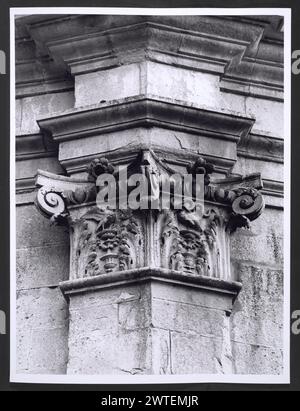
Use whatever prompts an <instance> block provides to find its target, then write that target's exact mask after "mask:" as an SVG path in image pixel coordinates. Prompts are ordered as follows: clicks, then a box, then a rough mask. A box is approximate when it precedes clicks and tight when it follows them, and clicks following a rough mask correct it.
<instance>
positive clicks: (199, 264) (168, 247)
mask: <svg viewBox="0 0 300 411" xmlns="http://www.w3.org/2000/svg"><path fill="white" fill-rule="evenodd" d="M160 224H161V261H162V265H163V266H164V267H165V268H170V269H172V270H175V271H179V272H185V273H188V274H193V275H201V276H211V277H218V278H227V277H229V275H230V266H229V263H228V261H229V258H230V256H229V247H227V244H228V242H229V233H228V232H227V231H226V224H227V220H226V218H225V216H224V215H223V214H222V213H221V212H220V211H216V210H214V209H209V210H207V211H206V212H205V213H201V212H200V211H199V210H196V211H194V212H189V211H186V210H179V211H175V210H174V211H168V212H165V214H164V216H163V218H162V219H161V221H160ZM221 262H222V263H223V266H222V264H221Z"/></svg>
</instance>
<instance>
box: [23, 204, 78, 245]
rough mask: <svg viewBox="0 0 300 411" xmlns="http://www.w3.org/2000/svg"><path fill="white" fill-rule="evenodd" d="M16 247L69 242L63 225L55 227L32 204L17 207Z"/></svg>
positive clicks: (66, 243)
mask: <svg viewBox="0 0 300 411" xmlns="http://www.w3.org/2000/svg"><path fill="white" fill-rule="evenodd" d="M16 214H17V230H16V236H17V249H23V248H29V247H42V246H47V245H49V244H54V245H55V244H65V245H68V244H69V241H70V240H69V234H68V230H67V229H66V228H65V227H55V226H53V225H51V224H50V221H49V220H47V219H45V218H44V217H43V216H42V215H41V214H40V213H39V212H38V211H37V210H36V207H35V206H34V205H33V204H32V205H24V206H20V207H18V208H17V213H16Z"/></svg>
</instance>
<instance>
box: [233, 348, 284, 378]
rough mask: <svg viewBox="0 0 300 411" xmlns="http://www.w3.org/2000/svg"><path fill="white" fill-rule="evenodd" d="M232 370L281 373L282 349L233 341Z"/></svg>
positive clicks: (245, 372)
mask: <svg viewBox="0 0 300 411" xmlns="http://www.w3.org/2000/svg"><path fill="white" fill-rule="evenodd" d="M232 353H233V358H234V372H235V373H236V374H247V375H249V374H250V375H251V374H255V375H257V374H258V375H280V374H282V371H283V367H282V363H283V356H282V351H281V350H279V349H276V348H269V347H264V346H257V345H250V344H240V343H233V347H232Z"/></svg>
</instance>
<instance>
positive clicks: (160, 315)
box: [152, 296, 225, 337]
mask: <svg viewBox="0 0 300 411" xmlns="http://www.w3.org/2000/svg"><path fill="white" fill-rule="evenodd" d="M172 297H173V296H172ZM224 315H225V313H224V311H221V310H220V311H218V310H214V309H207V308H204V307H199V306H195V305H193V304H183V303H178V302H175V301H165V300H157V299H155V298H154V299H153V301H152V323H153V326H154V327H157V328H163V329H165V330H175V331H178V332H192V333H197V334H199V335H203V336H209V337H212V336H214V337H221V336H222V332H223V318H224Z"/></svg>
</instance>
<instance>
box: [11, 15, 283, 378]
mask: <svg viewBox="0 0 300 411" xmlns="http://www.w3.org/2000/svg"><path fill="white" fill-rule="evenodd" d="M10 24H11V28H10V29H11V33H10V35H11V51H10V56H11V58H10V75H11V158H10V161H11V178H10V183H11V190H10V196H11V197H10V199H11V200H10V201H11V215H10V218H11V223H10V224H11V243H10V246H11V254H10V259H11V260H10V266H11V285H10V287H11V327H10V344H11V346H10V347H11V365H10V367H11V371H10V378H11V382H33V383H34V382H38V383H40V382H42V383H59V384H61V383H71V384H72V383H74V384H77V383H89V384H107V383H121V384H124V383H128V384H130V383H133V384H140V383H175V382H177V383H180V382H182V383H184V382H186V383H198V382H199V383H200V382H205V383H223V382H224V383H226V382H229V383H262V384H265V383H274V384H284V383H286V384H288V383H289V381H290V369H289V367H290V345H289V344H290V308H289V302H290V256H289V253H290V214H289V213H290V211H289V210H290V188H289V187H290V138H291V136H290V111H291V108H290V97H291V88H290V80H291V66H290V56H291V12H290V9H275V8H272V9H270V8H269V9H267V8H257V9H242V8H240V9H237V8H236V9H227V10H226V9H218V8H215V9H178V10H175V11H174V9H163V10H161V9H144V10H143V9H135V8H131V9H119V10H116V9H109V8H101V9H99V8H98V9H97V8H90V9H81V8H75V7H74V8H31V9H30V8H22V9H19V8H13V9H11V14H10Z"/></svg>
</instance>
